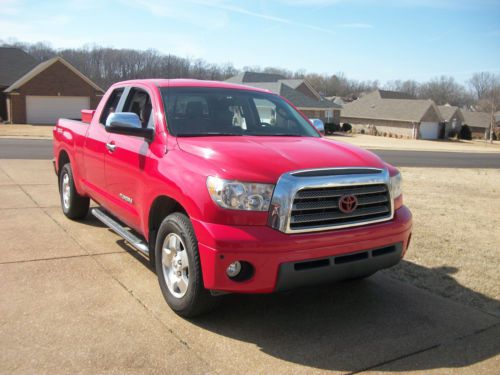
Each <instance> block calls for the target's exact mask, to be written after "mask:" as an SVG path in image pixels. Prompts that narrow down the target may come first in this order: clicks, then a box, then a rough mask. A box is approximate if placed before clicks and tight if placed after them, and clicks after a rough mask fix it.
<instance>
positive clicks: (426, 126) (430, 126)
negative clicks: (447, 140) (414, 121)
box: [420, 122, 439, 139]
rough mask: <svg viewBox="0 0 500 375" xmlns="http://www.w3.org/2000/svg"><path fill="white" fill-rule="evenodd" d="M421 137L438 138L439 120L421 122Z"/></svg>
mask: <svg viewBox="0 0 500 375" xmlns="http://www.w3.org/2000/svg"><path fill="white" fill-rule="evenodd" d="M420 137H421V138H422V139H438V138H439V123H438V122H421V123H420Z"/></svg>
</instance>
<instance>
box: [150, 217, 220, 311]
mask: <svg viewBox="0 0 500 375" xmlns="http://www.w3.org/2000/svg"><path fill="white" fill-rule="evenodd" d="M155 259H156V274H157V276H158V281H159V283H160V288H161V291H162V293H163V297H164V298H165V300H166V301H167V304H168V305H169V306H170V308H171V309H172V310H173V311H174V312H175V313H177V314H178V315H180V316H182V317H185V318H193V317H195V316H198V315H202V314H205V313H207V312H209V311H210V310H212V309H213V308H214V307H215V306H216V305H217V303H218V298H216V297H214V296H212V295H211V294H210V292H209V291H208V290H207V289H205V287H204V286H203V276H202V272H201V264H200V255H199V253H198V241H197V239H196V236H195V233H194V230H193V227H192V225H191V221H190V220H189V218H188V217H187V216H186V215H185V214H182V213H179V212H176V213H173V214H170V215H168V216H167V217H166V218H165V219H164V220H163V222H162V223H161V225H160V228H159V229H158V234H157V236H156V246H155Z"/></svg>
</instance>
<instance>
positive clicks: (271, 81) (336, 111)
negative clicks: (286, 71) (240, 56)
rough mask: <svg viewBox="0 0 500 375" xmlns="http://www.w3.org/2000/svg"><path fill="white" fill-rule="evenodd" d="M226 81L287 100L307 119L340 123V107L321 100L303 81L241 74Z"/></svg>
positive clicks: (268, 75)
mask: <svg viewBox="0 0 500 375" xmlns="http://www.w3.org/2000/svg"><path fill="white" fill-rule="evenodd" d="M226 81H227V82H231V83H237V84H242V85H247V86H253V87H257V88H261V89H265V90H269V91H271V92H273V93H275V94H278V95H281V96H282V97H284V98H286V99H288V100H289V101H290V102H291V103H293V105H295V106H296V107H297V108H298V109H299V110H300V111H302V113H304V115H305V116H306V117H308V118H319V119H321V120H323V122H325V123H326V122H333V123H336V124H339V123H340V109H341V108H342V106H340V105H338V104H336V103H334V102H332V101H329V100H325V99H323V98H322V97H321V95H320V94H319V93H318V92H317V91H316V90H315V89H314V88H313V87H312V86H311V84H310V83H309V82H308V81H307V80H305V79H286V77H284V76H282V75H280V74H270V73H256V72H243V73H240V74H237V75H235V76H234V77H231V78H229V79H227V80H226Z"/></svg>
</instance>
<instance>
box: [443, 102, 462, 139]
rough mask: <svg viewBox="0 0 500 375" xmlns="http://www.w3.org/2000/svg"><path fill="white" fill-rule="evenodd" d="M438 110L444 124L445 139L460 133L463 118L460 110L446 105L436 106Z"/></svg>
mask: <svg viewBox="0 0 500 375" xmlns="http://www.w3.org/2000/svg"><path fill="white" fill-rule="evenodd" d="M438 109H439V112H440V113H441V116H442V117H443V122H444V124H445V137H449V136H452V135H455V134H457V133H458V132H460V128H461V127H462V124H463V122H464V116H463V114H462V111H461V110H460V108H458V107H455V106H452V105H449V104H446V105H440V106H438Z"/></svg>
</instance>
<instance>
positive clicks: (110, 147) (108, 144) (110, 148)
mask: <svg viewBox="0 0 500 375" xmlns="http://www.w3.org/2000/svg"><path fill="white" fill-rule="evenodd" d="M106 148H107V149H108V151H110V152H113V151H115V148H116V145H115V144H114V143H106Z"/></svg>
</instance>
